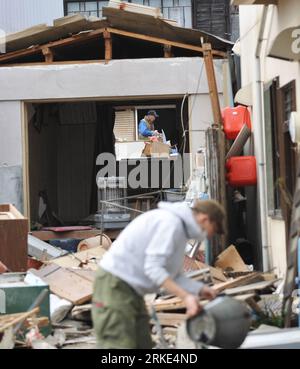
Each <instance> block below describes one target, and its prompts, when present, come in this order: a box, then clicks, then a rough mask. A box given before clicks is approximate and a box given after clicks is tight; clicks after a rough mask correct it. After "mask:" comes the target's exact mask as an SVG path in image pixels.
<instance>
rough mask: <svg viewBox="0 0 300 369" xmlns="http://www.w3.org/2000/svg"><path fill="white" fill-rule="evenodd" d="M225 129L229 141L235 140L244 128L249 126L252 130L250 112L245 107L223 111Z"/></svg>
mask: <svg viewBox="0 0 300 369" xmlns="http://www.w3.org/2000/svg"><path fill="white" fill-rule="evenodd" d="M222 117H223V127H224V132H225V136H226V138H227V139H228V140H235V139H236V138H237V136H238V134H239V133H240V131H241V129H242V128H243V125H244V124H247V126H248V127H249V129H251V117H250V112H249V110H248V108H247V107H245V106H241V105H239V106H237V107H236V108H230V107H228V108H225V109H223V111H222Z"/></svg>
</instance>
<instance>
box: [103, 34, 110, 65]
mask: <svg viewBox="0 0 300 369" xmlns="http://www.w3.org/2000/svg"><path fill="white" fill-rule="evenodd" d="M103 38H104V48H105V62H106V63H107V62H109V61H110V60H111V59H112V37H111V34H110V32H108V31H104V32H103Z"/></svg>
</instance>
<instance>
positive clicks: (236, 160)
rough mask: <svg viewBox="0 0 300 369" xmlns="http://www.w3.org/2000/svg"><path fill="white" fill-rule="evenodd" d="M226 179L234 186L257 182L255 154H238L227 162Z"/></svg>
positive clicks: (253, 184)
mask: <svg viewBox="0 0 300 369" xmlns="http://www.w3.org/2000/svg"><path fill="white" fill-rule="evenodd" d="M226 169H227V175H226V179H227V181H228V183H229V185H230V186H232V187H246V186H255V185H256V184H257V174H256V159H255V157H254V156H236V157H232V158H230V159H228V160H227V162H226Z"/></svg>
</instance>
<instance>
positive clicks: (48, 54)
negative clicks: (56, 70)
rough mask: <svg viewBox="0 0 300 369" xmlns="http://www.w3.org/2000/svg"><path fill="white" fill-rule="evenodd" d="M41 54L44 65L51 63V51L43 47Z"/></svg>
mask: <svg viewBox="0 0 300 369" xmlns="http://www.w3.org/2000/svg"><path fill="white" fill-rule="evenodd" d="M42 53H43V55H44V57H45V62H46V63H52V62H53V60H54V53H53V51H52V50H51V49H50V48H49V47H43V48H42Z"/></svg>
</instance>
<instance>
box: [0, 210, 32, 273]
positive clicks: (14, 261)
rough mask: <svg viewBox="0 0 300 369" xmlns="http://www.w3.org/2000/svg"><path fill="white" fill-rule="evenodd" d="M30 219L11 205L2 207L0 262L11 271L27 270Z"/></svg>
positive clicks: (0, 219)
mask: <svg viewBox="0 0 300 369" xmlns="http://www.w3.org/2000/svg"><path fill="white" fill-rule="evenodd" d="M27 234H28V219H26V218H24V217H23V215H22V214H21V213H19V211H18V210H17V209H16V208H15V207H14V206H13V205H11V204H4V205H0V260H1V262H2V263H4V264H5V265H6V266H7V268H8V269H9V270H10V271H13V272H23V271H26V270H27Z"/></svg>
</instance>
